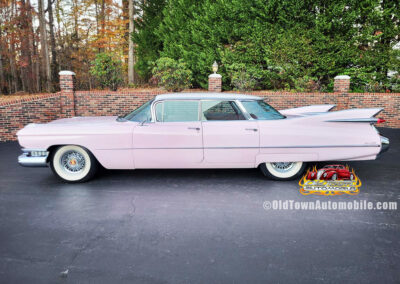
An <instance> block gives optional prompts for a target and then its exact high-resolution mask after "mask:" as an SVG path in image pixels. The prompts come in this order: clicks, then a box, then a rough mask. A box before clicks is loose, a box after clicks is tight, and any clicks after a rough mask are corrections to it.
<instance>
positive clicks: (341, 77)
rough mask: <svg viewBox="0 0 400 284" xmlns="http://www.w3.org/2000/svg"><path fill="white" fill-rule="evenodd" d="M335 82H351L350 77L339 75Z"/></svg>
mask: <svg viewBox="0 0 400 284" xmlns="http://www.w3.org/2000/svg"><path fill="white" fill-rule="evenodd" d="M335 80H350V76H347V75H338V76H336V77H335Z"/></svg>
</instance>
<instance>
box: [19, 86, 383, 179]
mask: <svg viewBox="0 0 400 284" xmlns="http://www.w3.org/2000/svg"><path fill="white" fill-rule="evenodd" d="M333 107H334V105H312V106H307V107H299V108H293V109H286V110H281V111H277V110H275V109H274V108H273V107H271V106H270V105H268V104H267V103H266V102H264V101H263V100H262V98H260V97H256V96H250V95H238V94H213V93H192V94H184V93H178V94H165V95H158V96H156V97H155V98H154V99H153V100H151V101H149V102H147V103H145V104H144V105H142V106H141V107H139V108H137V109H136V110H134V111H133V112H131V113H129V114H127V115H125V116H121V117H113V116H110V117H74V118H66V119H59V120H55V121H52V122H50V123H43V124H36V123H35V124H29V125H27V126H26V127H24V128H23V129H21V130H20V131H19V132H18V133H17V135H18V140H19V143H20V145H21V146H22V147H23V149H22V151H23V154H22V155H21V156H19V158H18V161H19V163H20V164H21V165H23V166H47V165H49V166H50V168H51V169H52V170H53V172H54V173H55V174H56V175H57V176H58V177H60V178H61V179H62V180H64V181H67V182H83V181H87V180H89V179H90V178H91V177H93V176H94V174H95V172H96V169H97V168H98V166H99V164H100V165H102V166H103V167H105V168H106V169H165V168H257V167H259V168H260V169H261V171H262V173H263V174H264V175H266V176H267V177H270V178H272V179H276V180H289V179H294V178H296V177H298V176H300V175H301V174H302V172H303V171H304V169H305V167H306V162H310V161H312V162H315V161H330V160H335V161H349V160H374V159H376V157H377V155H379V154H380V153H382V152H383V151H385V150H386V149H387V148H388V147H389V140H388V139H387V138H385V137H383V136H380V135H379V133H378V131H377V130H376V128H375V127H374V126H373V124H374V123H380V122H382V121H384V120H383V119H379V118H375V116H376V115H377V114H378V113H379V112H380V111H381V110H382V109H380V108H368V109H351V110H342V111H332V112H330V110H331V109H332V108H333Z"/></svg>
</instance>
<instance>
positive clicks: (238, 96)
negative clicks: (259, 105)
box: [155, 93, 262, 101]
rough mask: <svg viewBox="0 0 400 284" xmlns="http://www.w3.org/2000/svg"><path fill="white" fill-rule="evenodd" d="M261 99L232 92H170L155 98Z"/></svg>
mask: <svg viewBox="0 0 400 284" xmlns="http://www.w3.org/2000/svg"><path fill="white" fill-rule="evenodd" d="M174 99H180V100H209V99H212V100H215V99H217V100H262V98H261V97H257V96H252V95H243V94H234V93H172V94H163V95H157V96H156V98H155V100H156V101H158V100H174Z"/></svg>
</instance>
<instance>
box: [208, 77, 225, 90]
mask: <svg viewBox="0 0 400 284" xmlns="http://www.w3.org/2000/svg"><path fill="white" fill-rule="evenodd" d="M221 90H222V76H221V75H220V74H216V73H214V74H211V75H210V76H208V91H209V92H218V93H219V92H221Z"/></svg>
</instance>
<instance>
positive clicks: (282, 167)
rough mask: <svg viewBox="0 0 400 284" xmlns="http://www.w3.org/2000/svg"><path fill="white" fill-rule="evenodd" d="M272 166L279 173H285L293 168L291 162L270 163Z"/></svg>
mask: <svg viewBox="0 0 400 284" xmlns="http://www.w3.org/2000/svg"><path fill="white" fill-rule="evenodd" d="M271 165H272V167H273V168H274V169H275V170H276V171H278V172H281V173H286V172H288V171H290V170H291V169H292V168H293V165H294V163H293V162H280V163H271Z"/></svg>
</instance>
